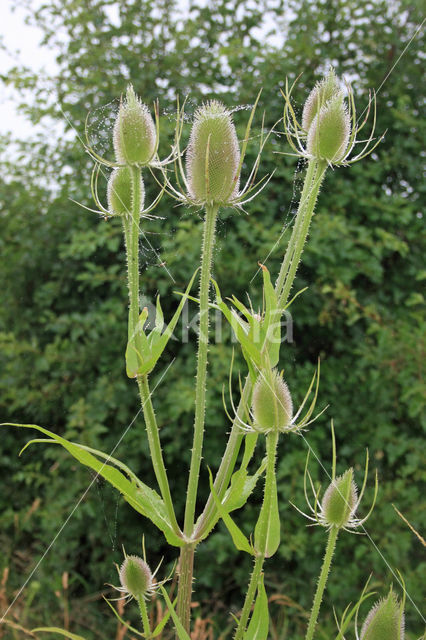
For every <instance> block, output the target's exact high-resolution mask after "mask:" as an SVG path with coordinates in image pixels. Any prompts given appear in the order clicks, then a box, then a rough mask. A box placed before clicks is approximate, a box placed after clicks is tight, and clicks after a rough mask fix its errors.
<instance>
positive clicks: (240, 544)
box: [209, 469, 254, 555]
mask: <svg viewBox="0 0 426 640" xmlns="http://www.w3.org/2000/svg"><path fill="white" fill-rule="evenodd" d="M209 475H210V491H211V493H212V496H213V500H214V502H215V505H216V508H217V510H218V512H219V515H220V517H221V518H222V520H223V522H224V524H225V526H226V528H227V529H228V531H229V533H230V534H231V537H232V540H233V542H234V545H235V546H236V548H237V549H238V550H239V551H245V552H246V553H250V554H251V555H253V554H254V550H253V547H252V546H251V544H250V542H249V541H248V540H247V538H246V536H245V535H244V533H243V532H242V531H241V529H240V528H239V526H238V525H237V524H235V522H234V521H233V519H232V518H231V516H230V515H229V513H228V511H227V509H226V507H224V505H223V504H222V503H221V501H220V500H219V498H218V495H217V493H216V491H215V489H214V486H213V476H212V473H211V471H210V469H209Z"/></svg>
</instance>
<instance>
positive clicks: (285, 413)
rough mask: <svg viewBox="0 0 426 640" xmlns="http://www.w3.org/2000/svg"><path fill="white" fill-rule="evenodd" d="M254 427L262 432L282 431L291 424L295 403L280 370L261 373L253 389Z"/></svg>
mask: <svg viewBox="0 0 426 640" xmlns="http://www.w3.org/2000/svg"><path fill="white" fill-rule="evenodd" d="M252 411H253V418H254V424H253V426H254V428H255V429H256V430H257V431H260V432H262V433H267V432H268V431H281V430H284V429H286V427H288V426H289V425H290V422H291V419H292V417H293V403H292V401H291V396H290V391H289V390H288V387H287V385H286V383H285V382H284V380H283V379H282V377H281V376H280V374H279V373H278V371H277V370H276V369H272V371H271V372H270V375H266V374H265V375H264V374H262V375H260V376H259V377H258V379H257V381H256V384H255V386H254V389H253V405H252Z"/></svg>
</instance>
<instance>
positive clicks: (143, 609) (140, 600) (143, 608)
mask: <svg viewBox="0 0 426 640" xmlns="http://www.w3.org/2000/svg"><path fill="white" fill-rule="evenodd" d="M138 605H139V611H140V614H141V619H142V629H143V632H144V635H145V638H147V640H150V638H152V634H151V629H150V625H149V618H148V611H147V608H146V602H145V600H144V599H143V598H138Z"/></svg>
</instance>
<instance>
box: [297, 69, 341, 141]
mask: <svg viewBox="0 0 426 640" xmlns="http://www.w3.org/2000/svg"><path fill="white" fill-rule="evenodd" d="M338 95H340V96H341V95H343V94H342V90H341V88H340V83H339V80H338V78H337V76H336V74H335V73H334V69H333V67H331V68H330V70H329V72H328V74H327V75H326V76H325V78H323V79H322V80H320V82H317V84H316V85H315V87H314V88H313V89H312V91H311V93H310V94H309V96H308V98H307V100H306V102H305V105H304V107H303V113H302V127H303V129H304V130H305V131H306V132H308V131H309V127H310V126H311V124H312V121H313V119H314V118H315V116H316V115H317V114H318V113H319V112H320V110H321V107H323V106H324V105H325V104H326V103H327V102H328V101H329V100H331V99H332V98H334V97H335V96H338Z"/></svg>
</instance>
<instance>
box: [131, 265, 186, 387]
mask: <svg viewBox="0 0 426 640" xmlns="http://www.w3.org/2000/svg"><path fill="white" fill-rule="evenodd" d="M197 271H198V269H197ZM197 271H195V273H194V275H193V276H192V278H191V280H190V282H189V284H188V286H187V288H186V291H185V293H184V294H183V295H182V299H181V301H180V303H179V305H178V308H177V309H176V312H175V314H174V315H173V318H172V319H171V320H170V322H169V324H168V325H167V326H166V328H165V329H164V331H163V326H164V316H163V311H162V309H161V304H160V298H159V297H157V305H156V318H155V325H154V328H153V329H152V331H150V332H149V334H148V335H146V333H145V330H144V325H145V322H146V320H147V318H148V309H147V308H146V307H145V308H144V309H143V310H142V313H141V314H140V316H139V321H138V323H137V325H136V327H135V329H134V330H131V329H130V328H129V332H130V333H129V339H128V343H127V349H126V372H127V375H128V376H129V378H135V377H136V376H138V375H145V374H148V373H150V372H151V371H152V370H153V368H154V367H155V365H156V363H157V361H158V359H159V358H160V356H161V354H162V353H163V351H164V349H165V348H166V345H167V343H168V341H169V340H170V338H171V336H172V335H173V331H174V330H175V327H176V325H177V323H178V320H179V317H180V314H181V313H182V309H183V306H184V304H185V302H186V300H187V299H188V298H189V297H190V296H189V292H190V290H191V287H192V285H193V283H194V279H195V276H196V275H197ZM138 343H139V347H140V348H139V349H138V348H137V346H136V345H137V344H138Z"/></svg>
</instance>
